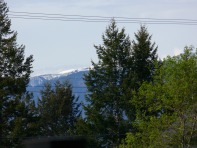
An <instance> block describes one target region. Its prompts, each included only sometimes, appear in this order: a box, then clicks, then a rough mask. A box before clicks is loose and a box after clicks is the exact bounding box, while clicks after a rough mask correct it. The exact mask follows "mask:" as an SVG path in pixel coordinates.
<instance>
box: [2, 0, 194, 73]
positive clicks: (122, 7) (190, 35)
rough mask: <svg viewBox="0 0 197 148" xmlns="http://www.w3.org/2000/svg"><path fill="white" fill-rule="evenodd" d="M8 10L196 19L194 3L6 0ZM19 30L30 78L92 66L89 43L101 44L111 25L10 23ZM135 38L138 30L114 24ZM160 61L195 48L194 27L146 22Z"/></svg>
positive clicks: (170, 0) (94, 57)
mask: <svg viewBox="0 0 197 148" xmlns="http://www.w3.org/2000/svg"><path fill="white" fill-rule="evenodd" d="M5 1H6V2H7V5H8V7H9V10H10V11H16V12H33V13H50V14H65V15H88V16H90V15H91V16H93V15H97V16H107V17H130V18H159V19H193V20H196V19H197V17H196V14H197V9H196V7H197V1H196V0H149V1H147V0H138V1H137V0H56V1H54V0H42V1H41V0H28V1H27V0H17V1H14V0H5ZM11 20H12V30H15V31H17V32H18V40H17V41H18V44H24V45H25V46H26V49H25V54H26V55H27V56H28V55H30V54H33V56H34V59H35V61H34V63H33V67H34V69H33V70H34V73H33V75H38V74H44V73H57V72H59V71H61V70H65V69H70V68H79V67H88V66H91V60H93V61H97V55H96V50H95V48H94V47H93V45H94V44H95V45H98V44H102V40H101V35H102V34H103V33H104V31H105V29H106V27H107V26H108V24H109V22H102V23H100V22H99V23H92V22H91V23H87V22H62V21H43V20H25V19H16V18H15V19H14V18H13V19H11ZM118 27H119V28H122V27H125V29H126V33H127V34H129V36H130V38H131V39H134V32H137V30H138V29H139V27H140V24H135V23H125V24H124V23H118ZM147 27H148V31H149V33H150V34H152V35H153V36H152V41H154V42H155V43H156V44H157V45H158V54H159V57H160V58H163V57H166V56H167V55H174V54H178V53H180V52H181V51H182V50H183V48H184V46H186V45H193V46H194V47H197V40H196V34H197V25H164V24H160V25H158V24H157V25H156V24H152V25H151V24H147Z"/></svg>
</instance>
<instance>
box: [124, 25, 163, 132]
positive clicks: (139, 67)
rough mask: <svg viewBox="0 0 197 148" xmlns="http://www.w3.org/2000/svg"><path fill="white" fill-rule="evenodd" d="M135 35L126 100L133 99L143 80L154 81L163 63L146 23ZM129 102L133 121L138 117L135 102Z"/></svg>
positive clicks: (128, 113)
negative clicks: (158, 68)
mask: <svg viewBox="0 0 197 148" xmlns="http://www.w3.org/2000/svg"><path fill="white" fill-rule="evenodd" d="M134 35H135V40H133V41H132V44H131V55H132V70H131V71H130V75H129V77H128V78H127V80H126V81H125V83H126V85H125V86H126V87H128V86H129V88H130V89H129V90H127V92H126V94H125V96H126V97H127V99H126V100H132V99H133V92H138V89H139V87H140V86H141V84H142V83H143V82H145V81H147V82H150V81H152V77H153V75H154V72H155V70H156V65H157V67H159V65H161V61H158V56H157V48H158V47H155V43H154V42H153V43H152V41H151V38H152V36H151V35H149V33H148V30H147V28H146V27H145V26H144V25H141V26H140V29H139V30H138V32H137V33H135V34H134ZM129 97H130V98H129ZM127 104H128V106H127V110H126V114H127V116H128V117H129V119H130V122H131V123H132V122H133V121H134V120H135V118H136V109H135V104H133V103H132V101H127ZM132 128H133V127H132ZM136 130H137V129H136V128H133V132H135V131H136Z"/></svg>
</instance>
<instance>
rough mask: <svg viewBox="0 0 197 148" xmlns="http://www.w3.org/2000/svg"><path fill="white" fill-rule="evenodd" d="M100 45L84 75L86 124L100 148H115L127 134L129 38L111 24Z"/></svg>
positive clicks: (114, 24)
mask: <svg viewBox="0 0 197 148" xmlns="http://www.w3.org/2000/svg"><path fill="white" fill-rule="evenodd" d="M102 39H103V44H102V45H99V46H95V48H96V51H97V55H98V59H99V61H98V63H94V62H92V66H93V68H92V69H90V71H89V73H88V74H87V75H85V78H84V79H85V83H86V85H87V89H88V91H89V94H88V95H87V98H86V100H87V102H88V103H89V104H88V105H87V106H85V108H84V109H85V113H86V121H87V123H88V125H89V127H90V129H91V131H92V132H91V134H94V135H92V136H95V137H96V141H97V142H98V143H100V146H108V147H110V146H115V145H117V144H118V143H119V142H120V141H121V139H122V138H123V137H124V135H125V132H126V130H127V128H126V127H127V126H128V123H127V120H126V115H125V98H124V94H125V91H126V90H125V88H126V87H123V84H124V80H125V79H126V78H127V76H128V75H129V72H130V70H131V49H130V45H131V43H130V39H129V36H127V35H126V34H125V30H124V29H121V30H119V29H118V28H117V26H116V23H115V21H114V20H112V21H111V24H110V25H109V26H108V28H107V29H106V31H105V34H104V35H103V36H102Z"/></svg>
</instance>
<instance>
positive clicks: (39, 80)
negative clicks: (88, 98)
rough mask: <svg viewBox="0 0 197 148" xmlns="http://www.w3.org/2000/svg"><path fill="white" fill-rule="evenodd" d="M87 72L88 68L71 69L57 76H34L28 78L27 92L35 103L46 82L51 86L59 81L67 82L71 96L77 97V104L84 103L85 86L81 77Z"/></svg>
mask: <svg viewBox="0 0 197 148" xmlns="http://www.w3.org/2000/svg"><path fill="white" fill-rule="evenodd" d="M87 72H88V68H81V69H72V70H66V71H62V72H60V73H58V74H46V75H40V76H34V77H31V78H30V82H29V85H28V87H27V90H28V91H30V92H33V94H34V99H35V101H36V102H37V100H38V97H40V91H41V90H42V89H43V86H44V84H45V83H46V82H49V83H51V84H52V86H53V84H54V83H55V82H56V81H57V80H59V81H60V82H63V81H65V80H69V82H70V83H71V84H72V87H73V94H75V96H79V100H78V101H79V102H83V103H85V102H84V100H85V94H86V86H85V84H84V80H83V76H84V74H86V73H87Z"/></svg>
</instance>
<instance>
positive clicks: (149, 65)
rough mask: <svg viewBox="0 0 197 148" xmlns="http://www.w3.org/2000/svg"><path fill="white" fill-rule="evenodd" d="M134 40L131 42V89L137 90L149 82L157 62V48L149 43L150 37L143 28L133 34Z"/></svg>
mask: <svg viewBox="0 0 197 148" xmlns="http://www.w3.org/2000/svg"><path fill="white" fill-rule="evenodd" d="M135 38H136V40H133V41H132V47H131V48H132V59H133V60H132V62H133V63H132V65H133V68H132V72H133V74H132V79H133V84H134V86H133V87H132V89H134V90H138V88H139V87H140V85H141V84H142V83H143V82H144V81H148V82H150V81H151V80H152V76H153V74H154V71H155V65H156V64H157V62H158V56H157V48H158V47H155V43H152V42H151V38H152V36H151V35H149V33H148V30H147V28H146V27H145V26H143V25H142V26H141V27H140V29H139V30H138V32H137V33H135Z"/></svg>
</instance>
